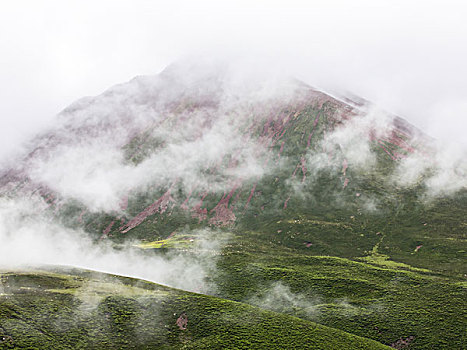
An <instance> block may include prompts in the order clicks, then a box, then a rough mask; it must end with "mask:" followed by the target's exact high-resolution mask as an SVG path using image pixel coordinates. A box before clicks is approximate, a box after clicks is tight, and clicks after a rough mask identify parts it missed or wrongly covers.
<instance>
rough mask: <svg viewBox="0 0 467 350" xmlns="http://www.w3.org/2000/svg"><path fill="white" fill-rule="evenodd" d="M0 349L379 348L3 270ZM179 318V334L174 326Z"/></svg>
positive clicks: (230, 306) (195, 305)
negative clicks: (181, 325) (183, 326)
mask: <svg viewBox="0 0 467 350" xmlns="http://www.w3.org/2000/svg"><path fill="white" fill-rule="evenodd" d="M0 277H1V281H2V284H1V288H2V293H1V294H0V305H1V307H0V349H8V348H30V349H34V348H37V349H67V348H82V349H116V348H152V349H153V348H167V349H169V348H170V349H172V348H173V349H178V348H193V349H203V348H205V349H216V348H217V349H224V348H229V349H252V348H257V349H272V348H277V349H285V348H288V349H294V348H295V349H304V348H313V349H385V348H386V347H385V346H383V345H382V344H379V343H377V342H375V341H372V340H368V339H364V338H361V337H357V336H354V335H351V334H349V333H346V332H343V331H340V330H336V329H333V328H329V327H325V326H321V325H317V324H315V323H313V322H310V321H306V320H302V319H299V318H296V317H292V316H288V315H283V314H279V313H275V312H271V311H266V310H261V309H258V308H256V307H252V306H249V305H246V304H241V303H237V302H233V301H228V300H222V299H219V298H215V297H210V296H204V295H199V294H194V293H188V292H183V291H180V290H175V289H171V288H167V287H163V286H160V285H157V284H153V283H149V282H145V281H141V280H136V279H131V278H125V277H119V276H113V275H106V274H102V273H96V272H90V271H82V270H77V269H73V270H63V269H61V270H55V272H51V271H50V270H49V271H27V272H26V271H23V272H18V271H16V272H2V273H1V274H0ZM182 313H185V314H186V316H187V318H188V323H187V326H186V329H185V330H182V329H180V328H179V327H178V325H177V324H176V321H177V318H178V317H179V316H180V315H181V314H182Z"/></svg>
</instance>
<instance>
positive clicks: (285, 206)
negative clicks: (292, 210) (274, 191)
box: [284, 196, 290, 209]
mask: <svg viewBox="0 0 467 350" xmlns="http://www.w3.org/2000/svg"><path fill="white" fill-rule="evenodd" d="M289 200H290V196H289V198H287V199H286V200H285V202H284V209H287V203H289Z"/></svg>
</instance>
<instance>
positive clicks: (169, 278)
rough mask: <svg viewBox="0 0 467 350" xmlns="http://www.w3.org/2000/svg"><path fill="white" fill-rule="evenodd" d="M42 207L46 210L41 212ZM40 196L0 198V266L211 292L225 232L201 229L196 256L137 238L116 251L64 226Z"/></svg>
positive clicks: (196, 233) (196, 245) (195, 244)
mask: <svg viewBox="0 0 467 350" xmlns="http://www.w3.org/2000/svg"><path fill="white" fill-rule="evenodd" d="M38 208H42V209H43V211H42V212H40V211H39V212H38V210H37V209H38ZM45 209H46V206H45V204H44V202H43V201H42V200H41V199H39V198H35V197H32V198H25V199H16V200H12V199H8V200H5V199H4V198H2V199H0V239H1V241H2V247H1V254H0V268H2V269H18V268H31V267H32V268H35V269H37V268H41V267H45V268H48V267H52V268H57V267H60V266H64V267H78V268H83V269H91V270H94V271H100V272H105V273H111V274H118V275H123V276H129V277H135V278H141V279H144V280H148V281H152V282H155V283H160V284H164V285H167V286H170V287H175V288H179V289H183V290H188V291H192V292H199V293H207V294H212V293H213V292H214V291H215V286H214V285H213V284H211V283H209V281H207V280H206V278H207V276H208V274H210V273H212V271H214V269H215V263H216V256H217V253H218V251H219V249H220V248H221V247H222V244H225V243H226V242H227V240H228V235H227V234H226V233H225V232H224V233H221V232H216V231H213V230H198V231H196V232H191V233H192V234H193V235H194V237H196V239H195V241H194V242H193V247H192V249H193V250H194V251H195V252H196V255H186V254H185V255H184V254H181V253H176V252H172V253H168V254H165V255H163V254H162V255H157V254H154V253H153V252H145V251H143V250H142V249H140V248H137V247H135V245H136V243H138V242H136V241H133V242H127V243H126V244H125V246H124V247H120V248H119V249H115V247H113V246H112V245H111V244H110V243H108V242H99V243H96V242H95V241H93V240H92V239H91V238H90V237H89V235H88V234H86V233H85V232H84V231H81V230H73V229H70V228H67V227H65V226H63V225H60V224H59V223H57V222H56V220H54V219H53V217H52V216H51V215H47V214H46V212H45Z"/></svg>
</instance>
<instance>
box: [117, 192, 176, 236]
mask: <svg viewBox="0 0 467 350" xmlns="http://www.w3.org/2000/svg"><path fill="white" fill-rule="evenodd" d="M170 202H174V199H173V198H172V196H171V195H170V189H168V190H167V192H165V193H164V194H163V195H162V197H161V198H159V199H158V200H157V201H155V202H154V203H153V204H151V205H150V206H149V207H147V208H146V209H144V210H143V211H142V212H141V213H139V214H138V215H137V216H136V217H135V218H133V220H131V221H130V222H129V223H128V224H126V225H125V226H124V230H123V231H122V233H125V232H128V231H130V230H131V229H132V228H135V227H136V226H138V225H139V224H141V223H142V222H143V221H144V220H146V218H147V217H148V216H150V215H154V214H156V213H161V214H163V213H164V212H165V211H166V210H167V207H168V206H169V203H170Z"/></svg>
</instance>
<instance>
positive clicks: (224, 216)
mask: <svg viewBox="0 0 467 350" xmlns="http://www.w3.org/2000/svg"><path fill="white" fill-rule="evenodd" d="M238 186H239V185H238V184H236V185H234V187H233V189H232V190H231V191H230V192H229V194H228V195H227V196H226V195H225V194H224V196H223V197H222V199H221V200H220V201H219V203H217V205H216V206H215V207H214V208H213V209H212V210H211V213H212V212H215V213H216V214H215V215H214V216H213V217H212V218H211V219H210V220H209V223H210V224H211V225H216V226H227V225H231V224H233V223H234V222H235V220H236V219H237V218H236V216H235V214H234V212H233V211H232V209H230V208H229V201H230V198H232V196H233V194H234V193H235V191H236V190H237V187H238Z"/></svg>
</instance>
